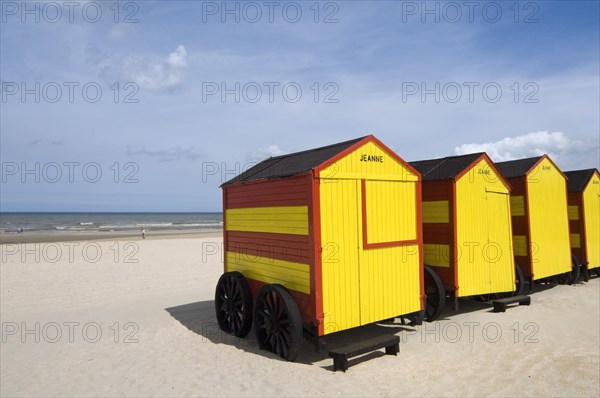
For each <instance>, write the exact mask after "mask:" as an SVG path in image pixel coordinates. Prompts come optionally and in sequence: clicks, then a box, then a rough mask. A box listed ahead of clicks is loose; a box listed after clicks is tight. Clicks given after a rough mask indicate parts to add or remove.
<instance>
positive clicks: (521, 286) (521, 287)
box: [513, 262, 525, 296]
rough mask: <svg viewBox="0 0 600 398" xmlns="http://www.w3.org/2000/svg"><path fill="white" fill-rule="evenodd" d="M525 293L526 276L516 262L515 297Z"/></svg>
mask: <svg viewBox="0 0 600 398" xmlns="http://www.w3.org/2000/svg"><path fill="white" fill-rule="evenodd" d="M524 291H525V274H523V270H522V269H521V267H520V266H519V264H517V263H516V262H515V291H514V293H513V296H520V295H521V294H523V292H524Z"/></svg>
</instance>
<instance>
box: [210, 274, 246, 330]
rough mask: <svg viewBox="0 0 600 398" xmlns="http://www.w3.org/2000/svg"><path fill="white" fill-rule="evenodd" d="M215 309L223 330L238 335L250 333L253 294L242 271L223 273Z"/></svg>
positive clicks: (218, 285)
mask: <svg viewBox="0 0 600 398" xmlns="http://www.w3.org/2000/svg"><path fill="white" fill-rule="evenodd" d="M215 310H216V314H217V322H218V324H219V328H221V330H222V331H224V332H225V333H229V334H232V335H234V336H236V337H244V336H246V335H247V334H248V332H249V331H250V327H252V295H251V294H250V288H249V287H248V282H246V279H245V278H244V276H243V275H242V274H241V273H239V272H226V273H224V274H223V275H221V278H219V282H218V283H217V290H216V291H215Z"/></svg>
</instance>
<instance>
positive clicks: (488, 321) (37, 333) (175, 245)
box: [0, 233, 600, 397]
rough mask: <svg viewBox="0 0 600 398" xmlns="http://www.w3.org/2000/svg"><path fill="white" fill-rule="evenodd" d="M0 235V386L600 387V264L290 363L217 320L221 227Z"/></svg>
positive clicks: (352, 392)
mask: <svg viewBox="0 0 600 398" xmlns="http://www.w3.org/2000/svg"><path fill="white" fill-rule="evenodd" d="M38 241H39V240H38ZM3 242H4V244H2V245H0V248H1V250H2V253H1V255H2V259H1V264H0V287H1V302H2V305H1V310H0V317H1V321H2V344H1V346H0V347H1V355H0V365H1V383H0V386H1V387H0V388H1V389H0V394H1V395H2V396H312V395H315V396H562V397H567V396H569V397H571V396H578V397H598V396H599V395H600V362H599V361H600V305H599V303H600V278H595V279H592V280H590V281H589V282H588V283H586V284H577V285H573V286H540V287H537V289H536V291H535V292H534V293H533V294H532V305H531V306H530V307H526V306H522V307H514V308H510V309H509V310H508V311H507V312H506V313H493V312H491V305H490V304H487V303H481V302H476V301H468V300H463V301H461V310H460V312H458V313H454V312H452V311H451V309H449V308H448V309H446V312H445V315H446V316H445V318H444V319H442V320H441V321H438V322H435V323H432V324H424V325H422V326H420V327H416V328H412V327H409V326H403V325H401V324H400V323H398V322H396V323H382V324H378V325H370V326H368V327H363V328H360V329H357V330H353V331H351V333H345V334H343V335H340V336H335V338H332V339H331V341H330V345H332V346H334V345H335V344H340V343H342V342H343V341H347V340H351V339H359V338H364V337H365V336H369V335H371V334H377V333H381V332H382V331H388V332H391V333H396V334H397V335H398V336H400V340H401V343H400V354H399V355H398V356H397V357H393V356H385V355H383V353H380V354H375V355H372V357H374V358H368V359H369V360H367V361H361V360H359V361H353V362H351V364H352V365H353V366H351V367H350V369H349V370H348V371H347V372H346V373H341V372H333V371H332V361H331V359H329V358H327V356H326V353H321V354H318V353H315V352H314V350H313V349H312V347H311V345H310V344H309V343H308V342H305V343H304V345H303V348H302V352H301V354H300V356H299V358H298V360H297V361H296V362H295V363H288V362H285V361H282V360H280V359H279V358H278V357H276V356H275V355H273V354H270V353H268V352H265V351H261V350H259V348H258V346H257V343H256V342H255V340H254V336H253V334H252V333H250V335H249V336H248V337H246V338H245V339H237V338H233V337H231V336H228V335H224V334H223V333H221V332H220V331H219V330H218V328H217V326H216V321H215V317H214V304H213V297H214V287H215V284H216V282H217V280H218V278H219V276H220V275H221V273H222V260H221V258H222V253H221V248H222V238H221V237H220V235H218V234H214V233H213V234H212V236H211V235H206V234H203V233H192V234H187V235H186V234H184V235H182V234H169V236H152V235H150V236H148V237H147V239H145V240H141V237H140V236H115V237H108V239H101V240H99V239H95V240H71V241H68V242H67V241H54V242H50V241H46V243H41V241H40V243H35V242H34V241H29V243H28V244H16V243H12V242H9V241H5V240H3Z"/></svg>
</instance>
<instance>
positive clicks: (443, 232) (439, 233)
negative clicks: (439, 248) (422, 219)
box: [423, 223, 452, 245]
mask: <svg viewBox="0 0 600 398" xmlns="http://www.w3.org/2000/svg"><path fill="white" fill-rule="evenodd" d="M451 241H452V229H451V228H450V224H449V223H424V224H423V242H424V243H432V244H438V245H449V244H450V242H451Z"/></svg>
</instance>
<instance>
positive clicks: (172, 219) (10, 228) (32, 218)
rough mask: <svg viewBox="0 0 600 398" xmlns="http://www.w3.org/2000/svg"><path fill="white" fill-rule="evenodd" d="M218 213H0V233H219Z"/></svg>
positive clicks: (220, 223) (221, 220) (221, 217)
mask: <svg viewBox="0 0 600 398" xmlns="http://www.w3.org/2000/svg"><path fill="white" fill-rule="evenodd" d="M222 227H223V214H222V213H0V234H3V235H12V234H16V233H17V229H18V228H22V229H23V233H27V234H61V233H65V234H66V233H69V234H73V233H86V232H127V231H140V230H142V229H145V230H146V231H189V230H207V229H208V230H212V229H214V230H219V229H221V228H222Z"/></svg>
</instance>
